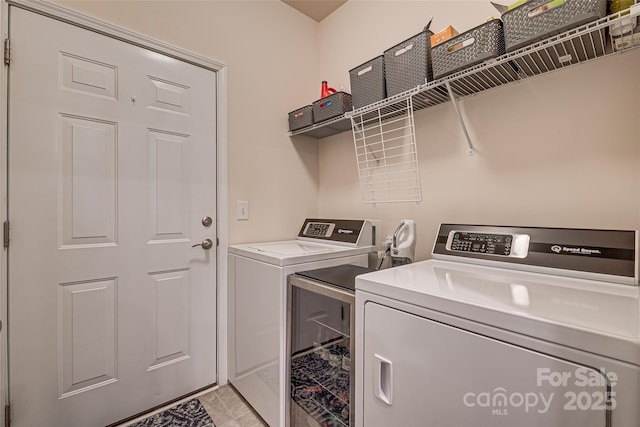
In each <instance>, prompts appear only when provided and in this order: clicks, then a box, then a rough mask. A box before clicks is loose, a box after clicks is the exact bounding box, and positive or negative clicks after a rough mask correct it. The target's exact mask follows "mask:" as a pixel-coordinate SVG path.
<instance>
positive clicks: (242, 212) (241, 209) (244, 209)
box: [236, 200, 249, 221]
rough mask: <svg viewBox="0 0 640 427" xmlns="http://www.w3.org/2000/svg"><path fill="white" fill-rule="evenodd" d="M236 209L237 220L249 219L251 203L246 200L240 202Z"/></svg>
mask: <svg viewBox="0 0 640 427" xmlns="http://www.w3.org/2000/svg"><path fill="white" fill-rule="evenodd" d="M236 206H237V209H236V211H237V212H236V219H238V220H241V221H246V220H248V219H249V202H248V201H246V200H238V201H237V205H236Z"/></svg>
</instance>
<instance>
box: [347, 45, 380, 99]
mask: <svg viewBox="0 0 640 427" xmlns="http://www.w3.org/2000/svg"><path fill="white" fill-rule="evenodd" d="M384 74H385V69H384V55H380V56H378V57H376V58H374V59H372V60H370V61H367V62H365V63H364V64H362V65H359V66H357V67H355V68H354V69H352V70H349V78H350V80H351V100H352V101H353V108H355V109H356V110H357V109H358V108H362V107H364V106H366V105H369V104H373V103H374V102H378V101H382V100H383V99H385V98H386V97H387V88H386V83H385V80H384Z"/></svg>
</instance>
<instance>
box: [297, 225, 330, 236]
mask: <svg viewBox="0 0 640 427" xmlns="http://www.w3.org/2000/svg"><path fill="white" fill-rule="evenodd" d="M334 228H336V225H335V224H332V223H329V222H308V223H307V226H306V227H305V228H304V230H303V232H302V235H303V236H306V237H331V235H332V234H333V230H334Z"/></svg>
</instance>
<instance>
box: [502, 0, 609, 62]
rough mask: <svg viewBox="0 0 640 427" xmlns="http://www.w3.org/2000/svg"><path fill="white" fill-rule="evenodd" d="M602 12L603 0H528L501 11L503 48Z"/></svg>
mask: <svg viewBox="0 0 640 427" xmlns="http://www.w3.org/2000/svg"><path fill="white" fill-rule="evenodd" d="M556 2H558V3H559V5H557V6H555V5H554V4H555V3H556ZM606 14H607V0H564V2H563V1H562V0H554V1H550V0H530V1H528V2H526V3H524V4H522V5H520V6H518V7H516V8H514V9H511V10H510V11H508V12H505V13H503V14H502V22H503V23H504V38H505V46H506V50H507V52H512V51H514V50H517V49H520V48H521V47H524V46H526V45H529V44H532V43H535V42H537V41H540V40H543V39H545V38H547V37H551V36H553V35H555V34H559V33H563V32H565V31H568V30H570V29H572V28H575V27H578V26H580V25H583V24H586V23H587V22H590V21H594V20H596V19H599V18H602V17H604V16H605V15H606Z"/></svg>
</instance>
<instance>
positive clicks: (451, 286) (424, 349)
mask: <svg viewBox="0 0 640 427" xmlns="http://www.w3.org/2000/svg"><path fill="white" fill-rule="evenodd" d="M637 254H638V236H637V232H634V231H610V230H577V229H548V228H521V227H485V226H467V225H451V224H443V225H441V227H440V231H439V234H438V237H437V240H436V243H435V246H434V250H433V258H434V259H432V260H428V261H423V262H418V263H415V264H410V265H406V266H402V267H397V268H393V269H388V270H383V271H378V272H373V273H369V274H365V275H361V276H358V277H357V278H356V330H357V332H356V405H355V414H356V420H355V421H356V425H357V426H366V427H376V426H385V427H389V426H398V427H400V426H402V427H412V426H415V427H418V426H438V427H445V426H450V427H489V426H490V427H501V426H505V427H506V426H509V427H513V426H518V427H533V426H537V427H538V426H544V427H591V426H593V427H603V426H604V427H631V426H638V425H640V289H639V288H638V286H637V283H638V262H637V256H638V255H637ZM436 258H437V259H436Z"/></svg>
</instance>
